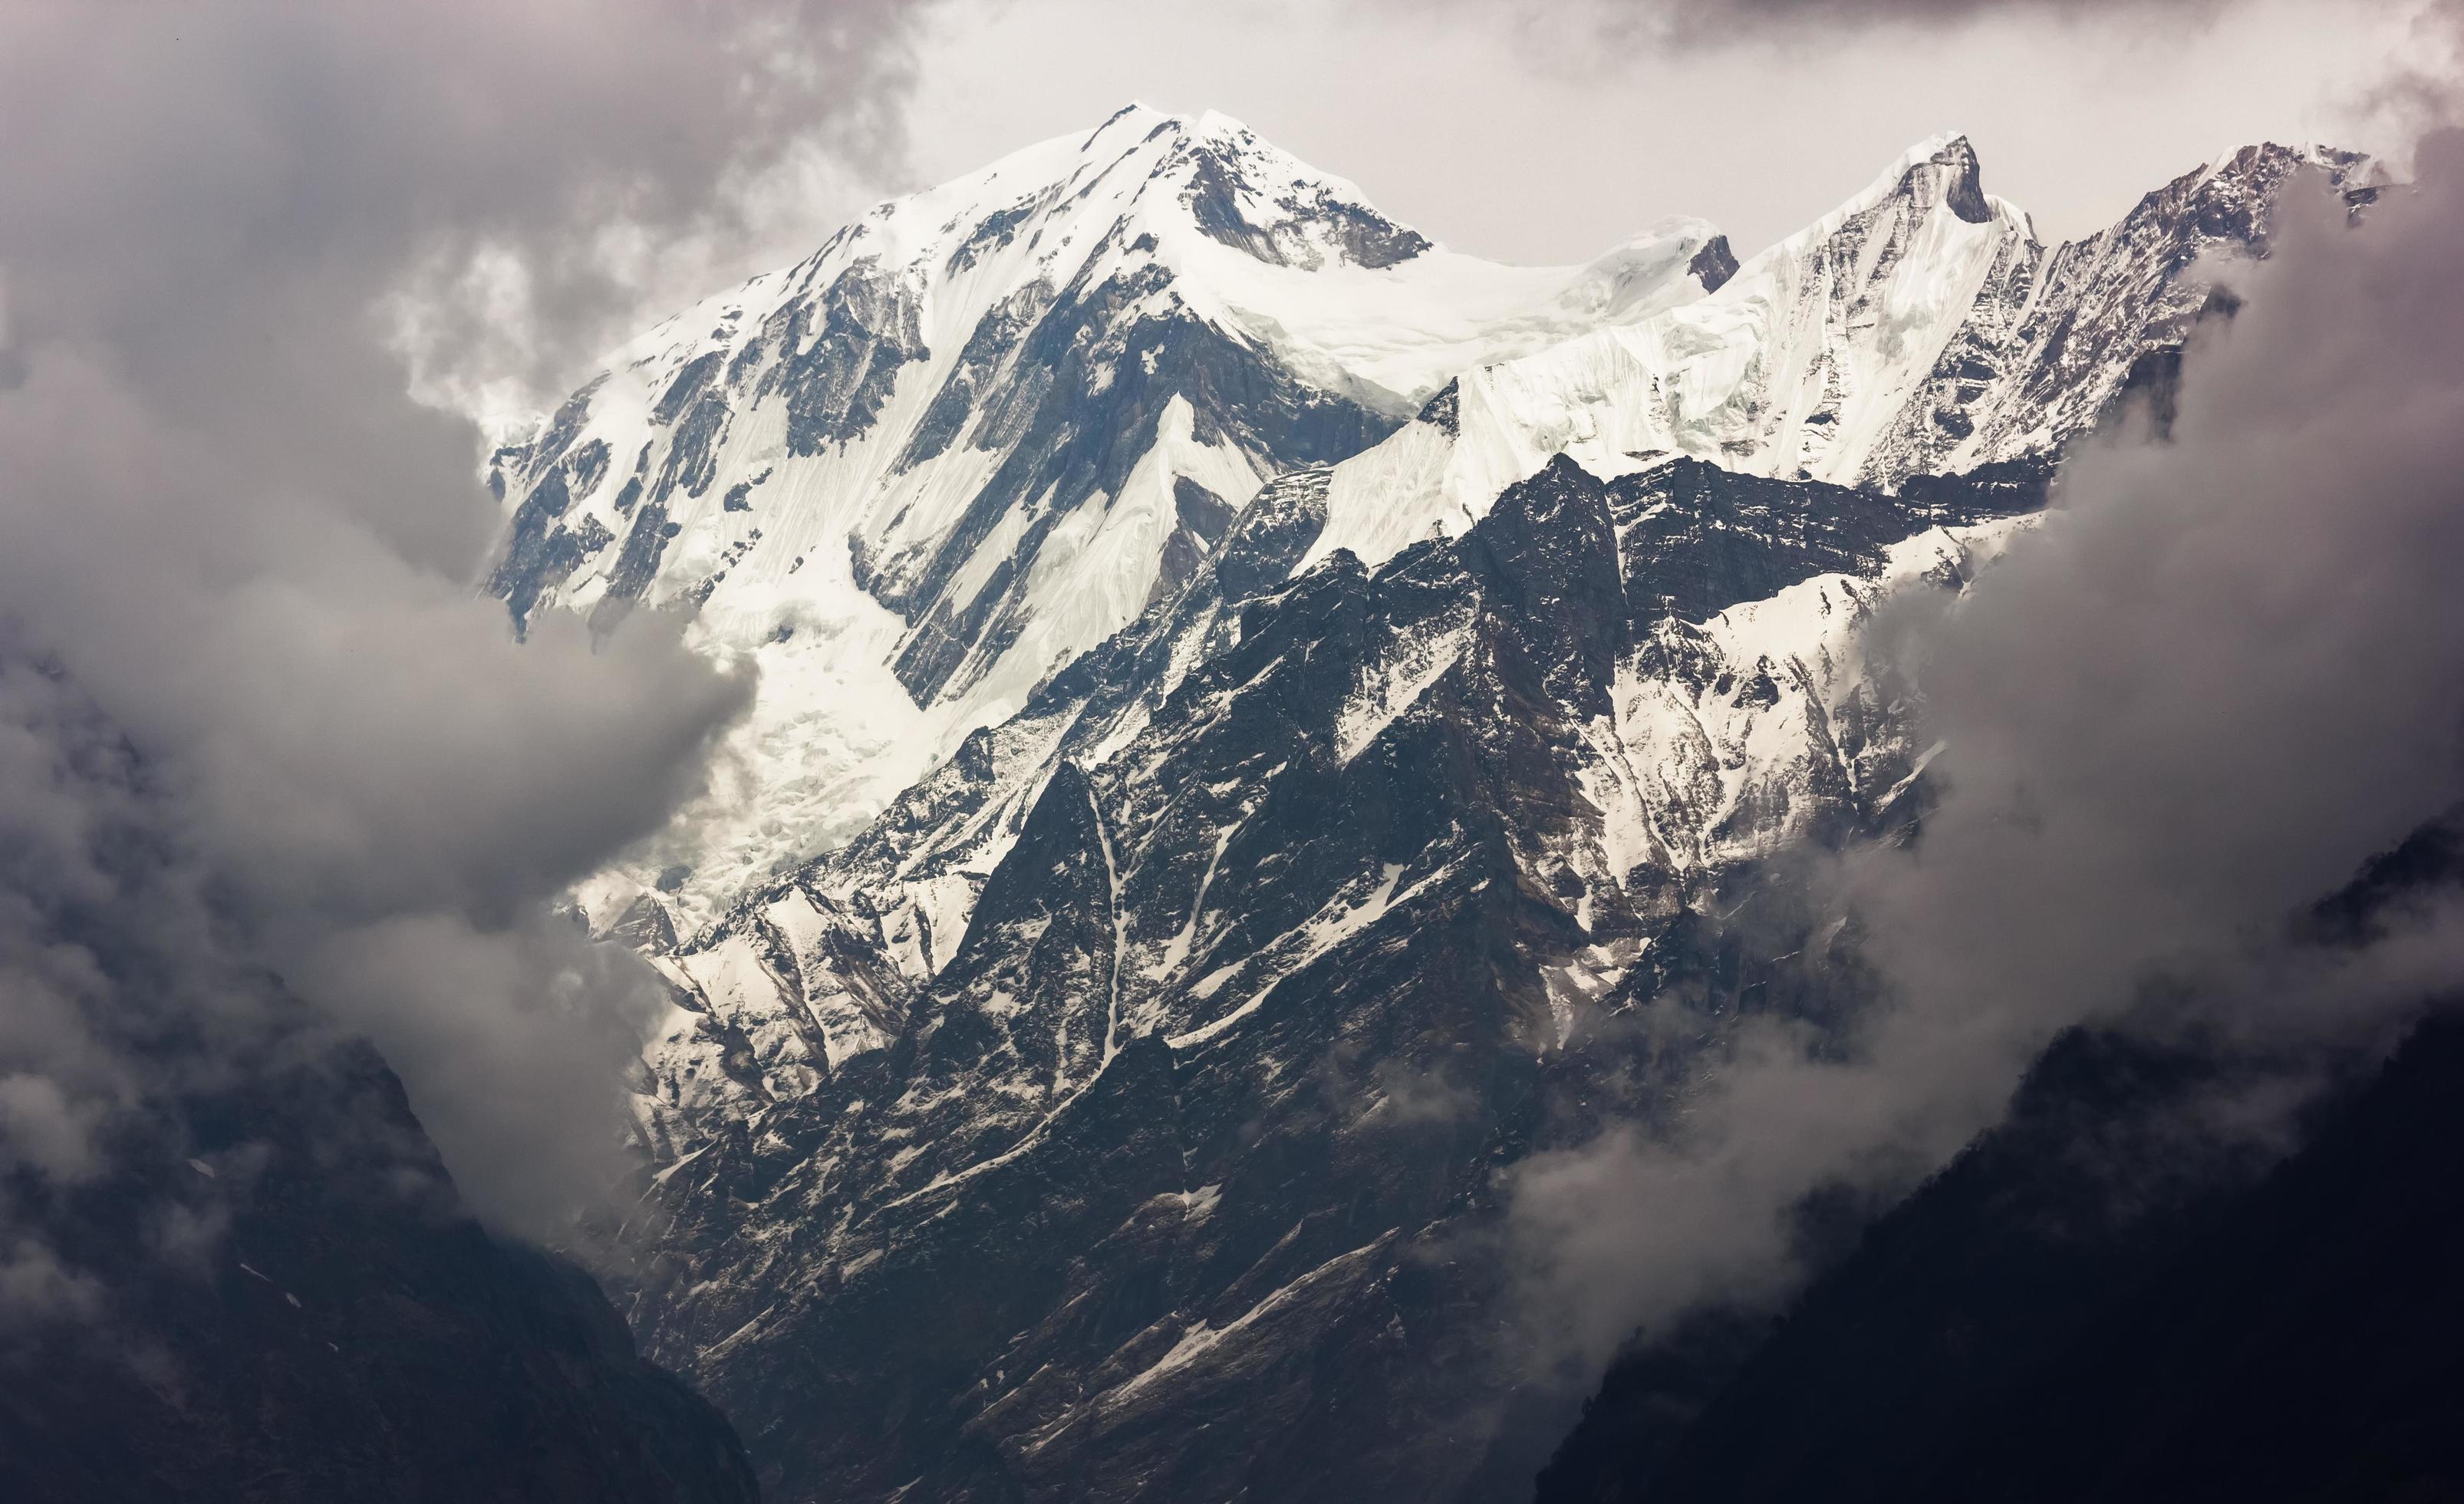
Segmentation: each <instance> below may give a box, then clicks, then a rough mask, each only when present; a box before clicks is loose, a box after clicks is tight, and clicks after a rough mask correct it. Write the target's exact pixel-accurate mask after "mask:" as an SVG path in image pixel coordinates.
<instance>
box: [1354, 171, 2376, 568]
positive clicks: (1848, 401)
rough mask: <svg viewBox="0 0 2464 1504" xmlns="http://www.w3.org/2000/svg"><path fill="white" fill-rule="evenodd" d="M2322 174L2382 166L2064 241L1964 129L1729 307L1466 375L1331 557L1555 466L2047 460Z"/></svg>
mask: <svg viewBox="0 0 2464 1504" xmlns="http://www.w3.org/2000/svg"><path fill="white" fill-rule="evenodd" d="M2303 167H2312V168H2315V169H2317V170H2318V171H2319V172H2320V173H2321V175H2322V176H2323V177H2324V178H2326V179H2327V180H2328V181H2329V182H2331V183H2332V184H2333V185H2334V188H2335V190H2337V191H2339V192H2342V193H2343V195H2344V196H2345V198H2346V199H2347V200H2348V201H2350V202H2354V203H2360V202H2363V201H2365V200H2366V199H2367V197H2368V196H2369V195H2370V194H2371V193H2372V192H2374V191H2375V188H2376V186H2377V184H2378V183H2379V181H2380V179H2379V175H2378V169H2377V166H2376V165H2375V163H2374V162H2372V161H2371V160H2370V159H2368V158H2365V157H2359V156H2355V155H2353V154H2351V153H2348V152H2337V151H2330V150H2325V149H2323V148H2313V149H2309V150H2305V151H2296V150H2292V149H2289V148H2286V147H2282V146H2275V145H2264V146H2254V147H2247V148H2244V149H2243V150H2241V151H2239V152H2236V153H2234V154H2233V156H2232V157H2230V158H2229V159H2227V160H2226V161H2224V162H2223V163H2221V164H2219V165H2217V166H2211V167H2202V168H2200V169H2199V170H2197V171H2195V172H2192V173H2189V174H2187V175H2185V176H2184V177H2182V178H2180V179H2178V180H2176V181H2175V182H2173V183H2171V184H2169V185H2167V187H2166V188H2162V189H2159V190H2158V191H2156V192H2154V193H2151V194H2149V195H2147V196H2146V197H2145V199H2143V200H2142V201H2141V202H2140V203H2139V205H2138V206H2137V207H2136V208H2135V209H2133V210H2131V212H2130V213H2129V214H2128V215H2127V216H2125V217H2124V218H2123V220H2122V222H2121V223H2119V224H2117V225H2115V226H2114V227H2113V228H2111V229H2109V230H2106V231H2103V232H2100V233H2098V234H2096V235H2094V236H2091V237H2090V238H2088V239H2086V240H2083V241H2077V242H2071V243H2066V244H2063V245H2059V246H2057V247H2054V248H2052V249H2050V250H2048V249H2047V248H2046V247H2044V246H2043V245H2041V244H2040V243H2038V241H2037V240H2036V238H2035V231H2034V229H2033V228H2032V226H2031V225H2030V223H2029V221H2028V218H2027V216H2026V215H2025V214H2023V213H2021V212H2019V211H2018V210H2015V209H2013V207H2012V206H2010V205H2009V204H2007V203H2004V202H2003V201H2002V200H2000V199H1997V198H1994V197H1992V196H1991V195H1989V194H1987V193H1986V192H1985V191H1984V189H1983V187H1982V178H1981V174H1980V171H1979V167H1978V164H1977V160H1976V154H1975V152H1974V150H1973V149H1972V148H1971V147H1970V145H1969V143H1968V141H1967V140H1966V138H1964V137H1960V136H1955V135H1954V136H1942V137H1937V138H1934V139H1932V140H1928V141H1925V142H1921V143H1919V144H1917V145H1916V146H1914V147H1912V148H1911V149H1910V150H1909V151H1908V152H1907V153H1906V154H1904V155H1903V157H1901V158H1900V159H1899V160H1898V161H1897V162H1894V163H1893V164H1892V165H1891V166H1889V167H1888V168H1887V169H1885V170H1884V171H1883V173H1882V174H1881V176H1880V177H1879V178H1877V179H1876V180H1875V181H1874V183H1873V184H1872V185H1871V186H1870V187H1868V188H1866V189H1865V191H1863V192H1862V193H1859V194H1858V195H1857V196H1856V197H1855V198H1852V199H1850V200H1849V201H1848V202H1847V203H1846V204H1844V205H1842V206H1841V207H1840V208H1839V209H1837V210H1834V211H1833V212H1832V213H1830V214H1828V215H1826V216H1825V217H1824V218H1822V219H1821V220H1820V221H1818V222H1816V223H1815V224H1814V225H1811V226H1809V227H1807V228H1806V229H1805V230H1803V231H1800V232H1797V233H1796V234H1794V235H1792V236H1790V237H1789V238H1788V239H1786V240H1784V241H1782V242H1780V243H1779V244H1778V245H1776V246H1773V247H1771V249H1770V250H1768V251H1765V252H1763V253H1762V254H1758V255H1756V256H1754V257H1753V258H1752V259H1750V260H1749V261H1748V262H1747V263H1746V264H1745V265H1744V267H1743V268H1741V269H1740V270H1739V271H1738V273H1737V274H1736V276H1733V277H1731V278H1729V279H1728V280H1727V282H1726V283H1725V284H1724V285H1723V286H1721V287H1720V288H1719V289H1717V290H1716V291H1715V292H1713V293H1712V294H1711V295H1710V296H1708V297H1705V298H1704V299H1699V300H1698V301H1695V302H1692V303H1688V304H1684V305H1682V306H1679V307H1676V308H1673V309H1670V310H1669V311H1667V312H1665V313H1663V314H1661V315H1660V316H1658V317H1656V318H1652V319H1648V320H1644V321H1638V322H1634V323H1629V324H1621V325H1618V326H1616V327H1613V328H1604V329H1601V330H1598V331H1595V332H1593V333H1590V334H1587V335H1583V336H1580V337H1577V338H1575V339H1573V340H1570V341H1568V342H1567V343H1563V344H1561V345H1558V346H1555V347H1553V348H1551V349H1549V350H1546V351H1543V352H1541V353H1539V354H1536V355H1533V356H1529V357H1527V358H1525V359H1521V360H1514V361H1507V362H1503V363H1499V364H1495V365H1487V366H1484V367H1482V368H1480V369H1477V370H1473V371H1469V372H1466V373H1465V374H1464V375H1463V377H1462V378H1461V380H1460V382H1459V383H1458V384H1457V385H1456V386H1455V387H1451V388H1449V389H1448V390H1447V391H1445V392H1444V393H1442V394H1441V396H1440V398H1439V399H1438V400H1437V401H1436V402H1435V403H1433V404H1432V405H1431V407H1430V409H1429V411H1428V412H1427V413H1426V414H1425V416H1426V417H1427V419H1428V421H1427V422H1424V423H1420V424H1415V425H1412V426H1409V427H1407V428H1405V429H1404V430H1402V431H1398V432H1397V433H1396V434H1395V435H1394V436H1393V437H1391V438H1389V439H1388V440H1387V441H1386V442H1384V443H1383V444H1381V445H1379V446H1378V447H1377V448H1375V449H1374V450H1372V451H1370V452H1369V453H1365V454H1363V455H1360V456H1358V457H1356V458H1355V459H1353V460H1352V461H1350V462H1349V463H1347V464H1344V465H1342V466H1339V467H1338V468H1337V470H1336V472H1335V477H1334V481H1333V484H1332V489H1331V494H1330V498H1329V509H1330V520H1329V524H1328V527H1327V531H1326V534H1325V536H1324V537H1323V538H1322V539H1320V541H1319V542H1318V546H1317V549H1316V551H1315V553H1314V554H1313V555H1312V556H1311V560H1310V562H1312V563H1313V562H1314V561H1315V560H1316V559H1318V558H1323V557H1325V556H1326V555H1328V554H1331V553H1332V552H1333V551H1334V550H1335V549H1337V548H1349V549H1351V550H1352V551H1353V552H1354V553H1356V554H1358V555H1359V556H1361V557H1362V558H1364V559H1369V560H1373V561H1374V560H1377V559H1382V558H1385V557H1386V556H1388V555H1390V554H1392V553H1393V552H1394V551H1395V550H1396V549H1397V548H1398V547H1400V546H1402V545H1403V544H1404V543H1405V542H1410V541H1411V540H1413V539H1415V538H1419V537H1424V536H1427V535H1428V534H1429V533H1431V532H1432V531H1436V532H1441V533H1446V534H1452V533H1457V532H1460V531H1461V530H1462V529H1463V527H1464V526H1466V525H1468V523H1469V522H1470V521H1471V520H1473V519H1475V518H1477V517H1478V516H1479V515H1480V514H1481V512H1482V511H1483V510H1484V509H1485V508H1486V506H1487V505H1488V503H1489V500H1490V498H1494V497H1495V496H1496V495H1497V494H1498V493H1499V492H1500V491H1501V490H1503V489H1504V488H1505V487H1506V486H1507V485H1509V484H1511V483H1512V482H1513V481H1515V480H1517V479H1520V478H1521V477H1523V476H1528V475H1530V474H1531V473H1532V472H1534V471H1535V470H1537V469H1538V468H1539V467H1540V465H1541V464H1542V463H1544V462H1545V461H1546V460H1547V459H1548V458H1549V457H1550V456H1551V455H1552V454H1558V453H1564V454H1570V455H1573V457H1574V458H1575V459H1577V460H1579V461H1580V462H1581V463H1582V464H1583V465H1584V466H1585V468H1587V469H1589V470H1592V471H1593V472H1595V474H1599V475H1603V476H1613V475H1618V474H1622V473H1624V472H1627V471H1631V470H1635V469H1639V468H1641V467H1644V466H1647V465H1650V464H1652V463H1654V462H1656V461H1657V460H1658V459H1659V457H1660V456H1661V455H1664V454H1667V453H1685V454H1691V455H1695V456H1697V457H1700V458H1703V459H1707V460H1710V461H1713V462H1715V463H1718V464H1721V465H1724V466H1727V467H1728V468H1730V469H1735V470H1742V471H1747V472H1750V473H1752V474H1756V475H1765V476H1782V477H1789V476H1803V477H1807V478H1813V479H1824V480H1833V481H1837V482H1839V483H1842V484H1860V485H1873V486H1881V487H1885V488H1888V487H1891V486H1895V485H1897V484H1899V483H1900V482H1901V481H1902V480H1903V479H1905V478H1906V477H1908V476H1913V475H1920V474H1947V473H1955V472H1958V471H1962V470H1966V469H1969V468H1971V467H1973V466H1976V465H1980V464H1986V463H1990V462H1992V461H1996V460H2004V459H2012V458H2015V457H2018V456H2021V455H2027V454H2035V453H2047V452H2049V451H2051V450H2053V449H2055V448H2057V447H2058V446H2059V445H2060V444H2061V443H2062V442H2063V441H2065V440H2067V439H2068V438H2070V437H2071V436H2072V435H2073V434H2076V433H2078V432H2079V431H2082V430H2084V429H2086V428H2088V427H2090V426H2091V425H2093V424H2094V423H2095V422H2096V421H2097V419H2098V417H2099V416H2100V414H2101V413H2102V412H2103V411H2104V410H2105V409H2106V408H2107V407H2108V406H2109V404H2110V403H2111V402H2112V401H2113V399H2114V397H2115V396H2116V394H2117V393H2119V392H2120V391H2122V390H2123V388H2124V387H2125V386H2126V385H2128V384H2130V383H2132V382H2133V381H2141V382H2145V381H2148V380H2150V379H2151V378H2155V377H2160V376H2161V375H2162V374H2163V370H2162V366H2163V364H2164V362H2165V361H2166V360H2167V359H2168V358H2170V357H2172V356H2174V355H2175V354H2177V352H2178V351H2179V349H2180V346H2181V343H2182V342H2183V340H2184V339H2185V338H2186V337H2187V336H2188V333H2189V326H2190V324H2191V323H2192V322H2193V321H2194V320H2195V319H2196V318H2197V317H2198V315H2199V313H2200V311H2201V310H2202V309H2203V308H2205V307H2207V306H2208V303H2209V299H2210V296H2211V291H2210V281H2209V278H2208V277H2206V276H2202V275H2201V274H2200V270H2199V263H2200V261H2201V259H2202V258H2203V257H2208V256H2211V255H2213V254H2252V253H2257V254H2263V253H2264V251H2265V248H2266V243H2267V227H2268V223H2269V220H2270V217H2271V216H2272V214H2273V211H2274V208H2273V206H2274V204H2275V201H2276V198H2277V194H2279V193H2280V192H2281V191H2283V189H2284V186H2285V184H2286V183H2287V182H2288V180H2290V179H2291V178H2292V177H2293V175H2294V174H2295V173H2296V172H2297V171H2298V170H2299V169H2301V168H2303Z"/></svg>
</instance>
